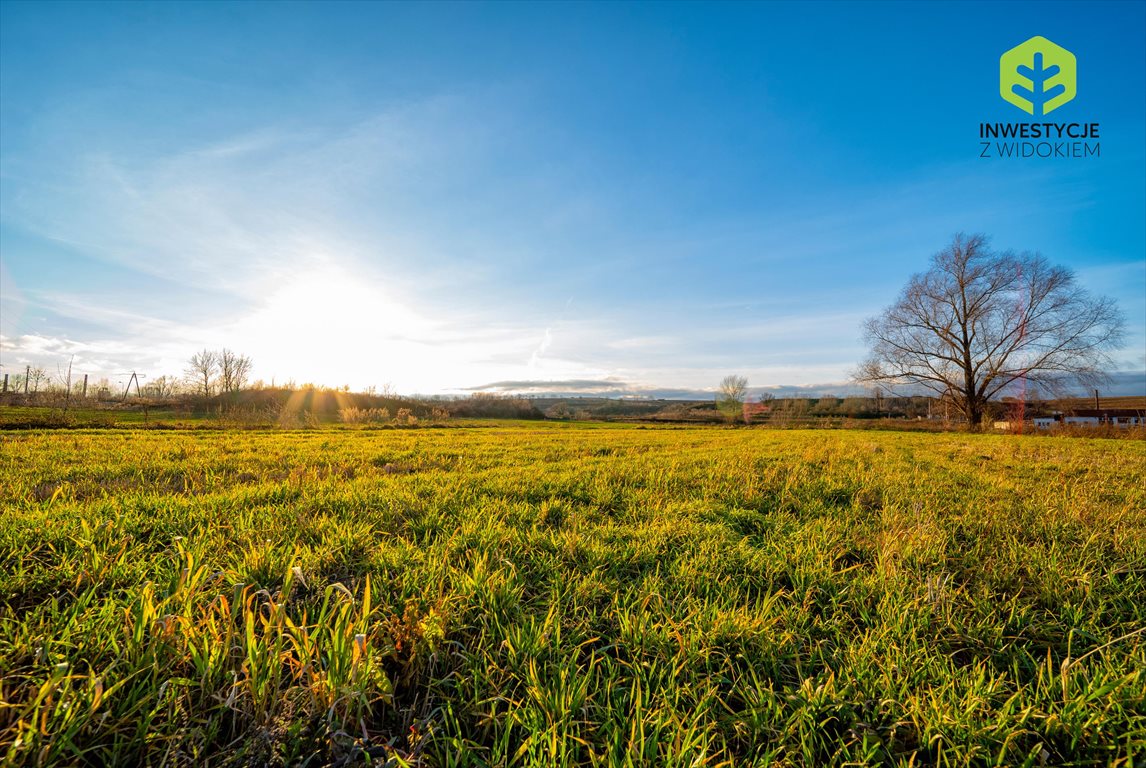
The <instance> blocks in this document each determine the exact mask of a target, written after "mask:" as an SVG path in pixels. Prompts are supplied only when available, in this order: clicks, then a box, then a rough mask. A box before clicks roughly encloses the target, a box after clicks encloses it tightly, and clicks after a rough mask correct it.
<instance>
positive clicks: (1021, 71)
mask: <svg viewBox="0 0 1146 768" xmlns="http://www.w3.org/2000/svg"><path fill="white" fill-rule="evenodd" d="M1077 75H1078V68H1077V64H1076V63H1075V58H1074V54H1073V53H1071V52H1070V51H1068V50H1067V49H1066V48H1063V47H1062V46H1061V45H1057V44H1055V43H1052V42H1051V41H1050V40H1047V39H1046V38H1045V37H1039V36H1037V35H1036V36H1035V37H1032V38H1031V39H1030V40H1027V41H1026V42H1025V43H1022V44H1021V45H1016V46H1015V47H1014V48H1012V49H1011V50H1009V51H1007V52H1006V53H1004V54H1003V55H1002V56H1001V57H1000V58H999V95H1000V96H1002V97H1003V98H1004V99H1006V100H1007V101H1009V102H1011V103H1012V104H1014V105H1015V106H1016V107H1018V108H1019V109H1021V110H1023V111H1024V112H1026V113H1027V114H1030V115H1034V116H1035V117H1042V116H1043V115H1049V114H1050V113H1051V112H1054V111H1055V110H1056V109H1058V108H1059V107H1061V106H1062V105H1063V104H1066V103H1067V102H1068V101H1070V100H1071V99H1073V98H1074V94H1075V92H1076V91H1077V89H1078V88H1077Z"/></svg>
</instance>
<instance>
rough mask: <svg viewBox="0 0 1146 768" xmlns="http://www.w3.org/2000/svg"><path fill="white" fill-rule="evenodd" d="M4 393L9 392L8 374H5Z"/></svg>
mask: <svg viewBox="0 0 1146 768" xmlns="http://www.w3.org/2000/svg"><path fill="white" fill-rule="evenodd" d="M4 394H8V374H4Z"/></svg>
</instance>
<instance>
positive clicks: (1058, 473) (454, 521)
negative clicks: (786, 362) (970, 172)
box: [0, 424, 1146, 766]
mask: <svg viewBox="0 0 1146 768" xmlns="http://www.w3.org/2000/svg"><path fill="white" fill-rule="evenodd" d="M0 441H2V442H0V510H2V511H0V678H2V682H0V698H2V701H0V759H3V760H4V761H5V764H10V765H72V764H78V765H92V766H96V765H179V766H182V765H197V766H199V765H202V766H208V765H279V764H286V765H294V764H302V765H310V766H316V765H351V764H358V765H365V764H369V763H370V762H371V761H373V763H374V764H376V765H431V766H482V765H489V766H499V765H509V764H514V765H535V766H572V765H584V766H596V765H602V766H642V765H664V766H686V765H687V766H702V765H703V766H716V765H736V766H764V765H775V766H815V765H912V764H913V765H942V766H948V765H950V766H963V765H974V766H978V765H984V766H986V765H1015V766H1018V765H1027V766H1043V765H1055V766H1065V765H1125V766H1130V765H1143V764H1144V762H1146V758H1144V757H1143V754H1146V701H1144V699H1146V632H1143V628H1144V627H1146V490H1144V487H1143V475H1144V470H1146V443H1143V442H1141V441H1133V440H1121V441H1106V440H1086V439H1070V440H1067V439H1049V438H1038V439H1031V438H1016V437H1011V436H986V435H970V436H968V435H949V434H945V435H933V434H908V433H895V434H892V433H880V432H847V431H822V430H821V431H783V432H777V431H761V430H728V429H704V428H678V429H646V428H632V427H616V426H612V427H607V428H582V427H579V426H576V425H546V424H532V425H528V426H522V425H519V426H508V425H507V426H498V427H493V428H488V427H487V428H482V429H470V428H456V429H448V430H366V429H339V430H317V431H308V432H249V431H248V432H244V431H207V432H196V431H188V432H154V431H143V430H111V431H107V430H104V431H81V430H69V431H66V432H65V431H53V432H36V431H22V432H12V433H8V434H6V435H3V436H0Z"/></svg>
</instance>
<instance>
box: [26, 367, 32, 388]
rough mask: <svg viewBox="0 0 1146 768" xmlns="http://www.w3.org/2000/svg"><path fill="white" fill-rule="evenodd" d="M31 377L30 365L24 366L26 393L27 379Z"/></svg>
mask: <svg viewBox="0 0 1146 768" xmlns="http://www.w3.org/2000/svg"><path fill="white" fill-rule="evenodd" d="M31 377H32V366H30V365H27V366H24V394H25V395H26V394H28V379H30V378H31Z"/></svg>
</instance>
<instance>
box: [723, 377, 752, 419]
mask: <svg viewBox="0 0 1146 768" xmlns="http://www.w3.org/2000/svg"><path fill="white" fill-rule="evenodd" d="M747 394H748V379H746V378H744V377H743V376H737V375H736V374H729V375H728V376H725V377H724V378H723V379H721V380H720V389H719V391H718V393H717V396H716V409H717V410H718V411H720V412H721V413H723V414H724V415H725V416H726V417H728V418H729V419H735V418H736V417H737V416H739V415H741V413H742V412H743V410H744V398H745V396H746V395H747Z"/></svg>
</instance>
